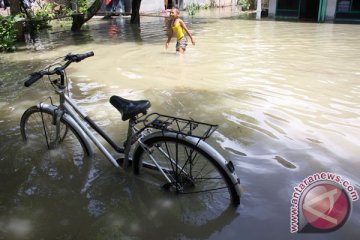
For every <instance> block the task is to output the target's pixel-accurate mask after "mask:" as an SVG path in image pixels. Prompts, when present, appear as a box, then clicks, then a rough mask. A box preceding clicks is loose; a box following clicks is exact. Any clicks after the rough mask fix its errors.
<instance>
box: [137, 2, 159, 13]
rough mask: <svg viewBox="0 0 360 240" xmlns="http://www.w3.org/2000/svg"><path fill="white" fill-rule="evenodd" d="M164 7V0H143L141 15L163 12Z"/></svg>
mask: <svg viewBox="0 0 360 240" xmlns="http://www.w3.org/2000/svg"><path fill="white" fill-rule="evenodd" d="M163 6H164V0H142V1H141V6H140V13H149V12H157V11H161V10H162V8H163Z"/></svg>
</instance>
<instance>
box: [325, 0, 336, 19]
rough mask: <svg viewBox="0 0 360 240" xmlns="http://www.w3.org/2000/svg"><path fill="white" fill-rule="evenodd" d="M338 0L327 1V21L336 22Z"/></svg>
mask: <svg viewBox="0 0 360 240" xmlns="http://www.w3.org/2000/svg"><path fill="white" fill-rule="evenodd" d="M336 2H337V0H327V7H326V20H334V17H335V10H336Z"/></svg>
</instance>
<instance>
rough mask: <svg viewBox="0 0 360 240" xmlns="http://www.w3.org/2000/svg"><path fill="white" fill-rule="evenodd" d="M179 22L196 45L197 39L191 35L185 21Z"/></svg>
mask: <svg viewBox="0 0 360 240" xmlns="http://www.w3.org/2000/svg"><path fill="white" fill-rule="evenodd" d="M179 22H180V25H181V27H182V28H183V29H184V30H185V32H186V34H187V35H188V36H189V37H190V39H191V42H192V44H193V45H195V38H194V37H193V36H192V35H191V33H190V31H189V29H188V28H187V27H186V24H185V23H184V21H182V20H179Z"/></svg>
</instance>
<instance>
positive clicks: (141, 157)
mask: <svg viewBox="0 0 360 240" xmlns="http://www.w3.org/2000/svg"><path fill="white" fill-rule="evenodd" d="M144 144H145V145H146V149H147V150H146V151H144V149H143V148H142V147H139V148H137V150H136V151H135V153H134V157H133V164H134V166H133V168H134V172H135V174H139V175H140V177H141V178H142V179H144V181H147V182H150V183H153V184H155V185H157V186H161V187H162V188H163V189H165V190H167V192H168V191H173V192H175V193H177V197H176V198H174V199H173V201H174V204H173V205H177V206H180V205H182V206H186V209H187V210H189V209H191V212H193V213H195V212H199V214H200V215H203V216H207V217H209V219H206V220H211V219H212V218H213V217H215V218H216V216H218V215H220V214H221V213H222V211H225V210H226V209H227V208H228V207H229V206H231V205H235V206H236V205H238V204H239V203H240V196H239V194H238V191H237V190H236V187H239V186H238V184H234V183H233V181H232V180H231V178H230V177H229V176H228V174H227V172H226V170H225V169H224V168H223V167H222V166H221V165H220V164H219V162H218V160H217V159H215V158H214V157H213V156H211V154H208V153H207V151H206V150H204V149H203V148H201V147H199V146H198V145H195V144H194V143H192V142H191V141H188V140H187V139H186V138H182V137H175V136H163V135H157V136H153V137H150V138H147V139H146V140H145V141H144ZM150 156H152V157H153V158H154V159H155V160H156V163H157V164H158V166H159V167H160V168H161V170H162V171H163V173H161V170H159V168H157V167H156V166H155V164H154V162H153V161H152V160H151V157H150ZM163 174H165V175H166V177H165V176H163ZM166 178H167V179H166ZM169 181H170V182H169ZM165 192H166V191H165ZM209 209H211V211H210V212H212V213H211V214H210V215H209V212H208V210H209ZM187 217H188V216H187Z"/></svg>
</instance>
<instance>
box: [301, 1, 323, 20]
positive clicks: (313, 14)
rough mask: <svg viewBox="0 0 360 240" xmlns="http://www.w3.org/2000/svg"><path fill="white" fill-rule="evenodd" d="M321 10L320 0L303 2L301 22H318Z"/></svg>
mask: <svg viewBox="0 0 360 240" xmlns="http://www.w3.org/2000/svg"><path fill="white" fill-rule="evenodd" d="M319 8H320V0H301V4H300V20H303V21H310V22H317V21H318V17H319V16H318V14H319Z"/></svg>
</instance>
